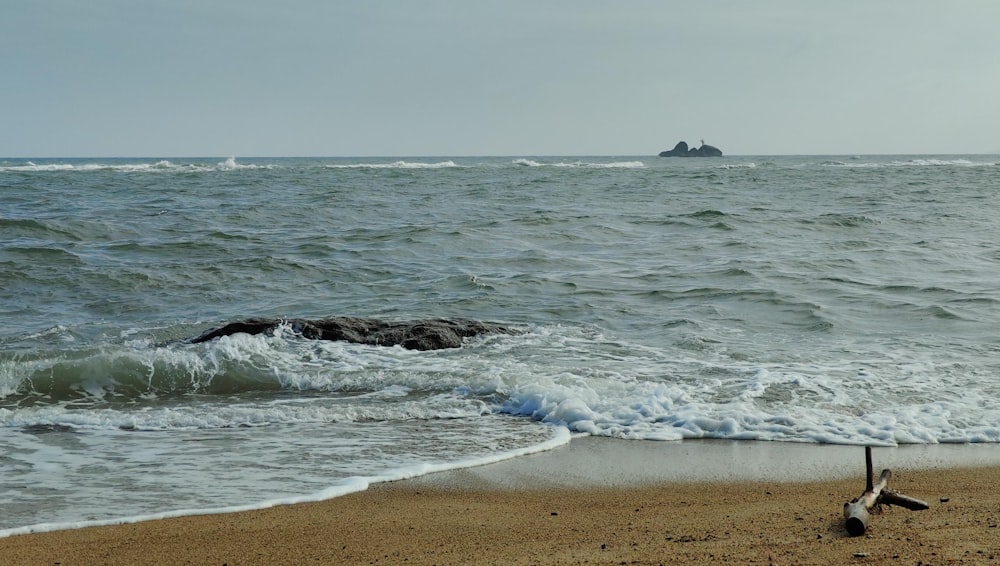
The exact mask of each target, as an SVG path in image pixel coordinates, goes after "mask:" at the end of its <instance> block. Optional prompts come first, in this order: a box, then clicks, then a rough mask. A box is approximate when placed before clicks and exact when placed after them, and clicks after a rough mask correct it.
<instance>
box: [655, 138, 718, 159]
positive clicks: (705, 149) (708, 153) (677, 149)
mask: <svg viewBox="0 0 1000 566" xmlns="http://www.w3.org/2000/svg"><path fill="white" fill-rule="evenodd" d="M660 157H722V150H721V149H719V148H717V147H715V146H712V145H707V144H705V142H701V147H688V144H687V142H684V141H681V142H677V145H675V146H674V148H673V149H671V150H668V151H661V152H660Z"/></svg>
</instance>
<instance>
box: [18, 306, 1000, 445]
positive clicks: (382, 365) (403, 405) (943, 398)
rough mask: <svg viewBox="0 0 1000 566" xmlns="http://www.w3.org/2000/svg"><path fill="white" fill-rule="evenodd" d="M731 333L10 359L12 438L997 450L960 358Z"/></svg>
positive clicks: (216, 346)
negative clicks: (416, 439) (325, 427)
mask: <svg viewBox="0 0 1000 566" xmlns="http://www.w3.org/2000/svg"><path fill="white" fill-rule="evenodd" d="M721 293H723V294H722V295H720V291H719V290H715V289H695V290H691V291H689V292H683V293H681V295H679V296H678V297H675V299H676V300H686V301H690V300H697V301H698V302H706V301H709V300H710V302H711V303H713V304H716V305H719V308H726V305H729V304H732V303H733V301H738V302H740V303H747V302H748V301H749V302H753V303H755V304H758V305H761V307H760V308H759V309H757V310H758V311H759V312H761V313H765V314H764V316H773V314H771V315H768V314H766V313H775V312H778V313H786V314H785V315H784V318H785V319H787V320H786V322H785V323H786V324H795V325H797V326H798V328H800V329H802V330H805V331H807V332H808V333H809V334H814V333H815V334H818V335H821V336H822V337H823V338H822V339H823V340H824V341H830V340H837V334H836V333H835V332H833V330H835V327H836V326H835V324H834V321H833V320H832V319H830V320H828V319H827V317H826V316H825V315H824V314H823V313H822V308H821V307H820V306H819V305H816V304H812V303H803V302H795V301H792V302H789V301H784V300H779V299H776V298H775V297H774V296H773V293H758V297H757V298H755V299H752V300H750V299H748V298H747V297H748V295H747V294H746V293H740V294H738V295H733V294H732V293H728V292H725V291H721ZM925 314H930V315H931V316H936V317H938V318H941V317H953V316H955V315H954V313H953V312H951V311H947V310H941V309H933V310H929V311H928V312H927V313H925ZM726 331H728V330H727V329H725V328H715V329H712V328H709V327H707V326H706V325H705V324H704V323H703V322H698V323H696V324H691V325H681V326H680V327H679V328H678V332H679V333H680V334H679V335H678V337H677V342H676V343H674V344H671V345H667V346H664V347H660V346H657V347H652V346H642V345H640V344H636V343H628V342H623V341H619V340H617V339H615V338H614V337H607V336H605V335H604V334H603V333H602V332H601V331H600V330H598V329H596V328H591V327H572V326H538V327H531V328H528V329H526V330H525V332H523V333H520V334H518V335H513V336H508V335H503V336H491V337H487V338H483V339H482V340H478V341H476V342H475V343H473V344H468V345H467V346H466V347H463V348H461V349H458V350H455V351H442V352H434V353H426V352H413V351H409V350H404V349H402V348H376V347H370V346H361V345H355V344H346V343H342V342H325V341H314V340H305V339H302V338H301V337H298V336H297V335H294V334H293V333H291V332H290V331H288V330H287V329H279V331H278V332H276V333H275V335H273V336H249V335H232V336H226V337H223V338H221V339H219V340H216V341H213V342H209V343H205V344H171V345H156V344H153V343H151V342H149V341H147V340H144V339H137V340H133V341H130V342H127V343H124V344H119V345H112V344H108V345H104V346H101V347H89V348H81V347H78V346H76V347H74V346H71V349H68V350H66V349H64V350H56V351H49V352H41V353H32V354H26V353H23V352H22V353H17V352H10V351H7V352H3V353H0V428H3V427H21V428H39V429H45V427H50V428H52V427H69V428H70V429H78V428H79V429H91V428H98V429H108V428H111V429H124V430H172V429H191V428H212V429H215V428H239V427H267V426H271V425H274V424H309V423H334V422H343V423H358V422H392V423H398V422H403V421H412V420H418V421H430V420H435V419H456V418H457V419H473V420H475V419H478V418H480V417H485V416H489V415H511V416H516V417H524V418H527V419H529V420H532V421H539V422H543V423H547V424H553V425H559V426H566V427H567V428H569V429H570V430H572V431H574V432H579V433H587V434H591V435H599V436H608V437H615V438H625V439H650V440H677V439H684V438H720V439H731V440H750V439H753V440H784V441H799V442H801V441H806V442H818V443H831V444H867V443H873V444H882V445H892V444H899V443H938V442H1000V427H997V426H996V424H995V423H997V422H1000V410H998V409H996V408H995V403H994V402H993V399H995V396H996V394H997V392H996V388H995V387H992V386H988V387H983V386H982V384H981V381H980V377H979V376H978V375H976V373H975V372H971V373H970V371H969V370H968V368H967V367H966V366H965V364H964V363H963V362H962V360H961V359H960V358H957V359H955V360H935V361H934V362H933V363H931V362H930V361H927V360H920V361H913V360H910V359H908V358H903V357H902V356H901V357H899V358H898V359H894V358H892V357H891V356H889V355H887V354H886V352H889V351H891V348H886V347H885V346H884V345H882V346H876V347H875V351H877V352H879V354H878V355H877V356H876V358H877V359H875V358H873V356H872V353H871V351H870V350H869V349H867V348H866V347H863V345H857V344H854V343H850V342H848V343H844V344H842V345H841V346H838V347H836V348H833V350H831V351H830V352H828V353H827V354H826V355H824V352H821V351H817V352H816V353H815V355H812V356H809V357H808V359H803V360H801V361H790V360H778V361H773V360H771V359H770V358H768V357H766V356H765V357H762V358H761V357H757V356H753V355H746V354H745V353H742V352H730V351H729V350H728V346H727V345H726V344H725V343H719V342H716V341H714V340H713V339H712V336H713V335H714V334H716V333H718V332H726ZM57 348H58V346H57ZM859 348H860V349H859ZM902 350H904V351H905V350H906V348H902ZM694 351H697V353H696V354H694V353H693V352H694ZM845 360H846V361H845ZM859 360H865V361H859ZM859 364H860V367H861V370H860V371H859ZM856 407H866V409H865V411H864V412H861V413H858V412H857V411H856ZM52 429H53V430H56V428H52Z"/></svg>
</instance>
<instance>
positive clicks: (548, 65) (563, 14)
mask: <svg viewBox="0 0 1000 566" xmlns="http://www.w3.org/2000/svg"><path fill="white" fill-rule="evenodd" d="M998 30H1000V2H997V1H995V0H967V1H963V0H960V1H954V2H943V1H940V0H933V1H930V0H899V1H879V0H857V1H850V0H849V1H842V0H838V1H836V2H834V1H829V2H828V1H822V2H821V1H818V0H817V1H806V0H788V1H779V0H756V1H748V0H731V1H724V0H722V1H692V0H683V1H680V2H674V1H666V0H650V1H634V0H618V1H611V0H608V1H601V2H598V1H588V0H559V1H546V0H531V1H521V0H497V1H494V0H460V1H459V0H456V1H433V0H420V1H417V0H388V1H376V0H371V1H368V0H366V1H361V0H358V1H349V2H348V1H336V0H281V1H277V0H271V1H265V0H172V1H164V0H86V1H81V0H0V156H8V157H46V156H88V157H89V156H153V157H155V156H161V157H171V156H173V157H176V156H237V157H240V156H243V157H249V156H367V155H370V156H444V155H453V156H461V155H528V156H530V155H649V154H655V153H656V152H659V151H661V150H663V149H669V148H671V147H673V145H674V144H675V143H676V142H677V141H679V140H682V139H683V140H686V141H687V142H688V143H690V144H694V145H697V144H698V142H699V140H700V139H702V138H704V140H705V142H706V143H709V144H712V145H716V146H718V147H720V148H721V149H722V150H723V151H724V152H726V153H727V154H736V155H755V154H872V153H1000V31H998Z"/></svg>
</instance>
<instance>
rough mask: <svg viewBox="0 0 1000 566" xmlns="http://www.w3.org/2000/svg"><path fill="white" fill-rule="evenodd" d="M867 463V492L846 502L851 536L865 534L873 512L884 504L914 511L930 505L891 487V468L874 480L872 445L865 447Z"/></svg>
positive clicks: (880, 508) (846, 516)
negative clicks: (876, 480)
mask: <svg viewBox="0 0 1000 566" xmlns="http://www.w3.org/2000/svg"><path fill="white" fill-rule="evenodd" d="M865 464H866V465H867V468H868V469H867V471H868V476H867V480H868V481H867V483H866V485H865V492H864V493H862V494H861V495H860V496H859V497H858V498H856V499H854V500H853V501H849V502H847V503H845V504H844V518H845V519H847V532H848V534H850V535H851V536H854V537H856V536H860V535H863V534H865V530H867V529H868V521H869V520H870V519H871V514H872V513H878V512H880V511H881V510H882V505H898V506H899V507H906V508H907V509H910V510H913V511H921V510H923V509H928V508H929V507H930V506H929V505H927V503H925V502H923V501H921V500H919V499H915V498H913V497H909V496H907V495H903V494H902V493H899V492H897V491H893V490H891V489H889V488H888V484H889V476H891V475H892V472H890V471H889V470H882V475H881V476H879V479H878V483H875V482H874V474H873V473H872V448H871V446H866V447H865Z"/></svg>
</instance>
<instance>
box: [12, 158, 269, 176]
mask: <svg viewBox="0 0 1000 566" xmlns="http://www.w3.org/2000/svg"><path fill="white" fill-rule="evenodd" d="M274 168H275V166H274V165H272V164H263V165H261V164H255V163H237V161H236V158H235V157H229V158H227V159H226V160H224V161H221V162H218V163H215V164H208V163H187V164H178V163H173V162H172V161H169V160H166V159H161V160H159V161H155V162H139V163H99V162H94V163H41V164H38V163H34V162H32V161H27V162H25V163H23V164H19V165H5V166H0V173H2V172H7V173H49V172H57V173H58V172H78V173H91V172H99V171H111V172H120V173H176V172H182V173H190V172H195V173H200V172H212V171H239V170H255V169H274Z"/></svg>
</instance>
